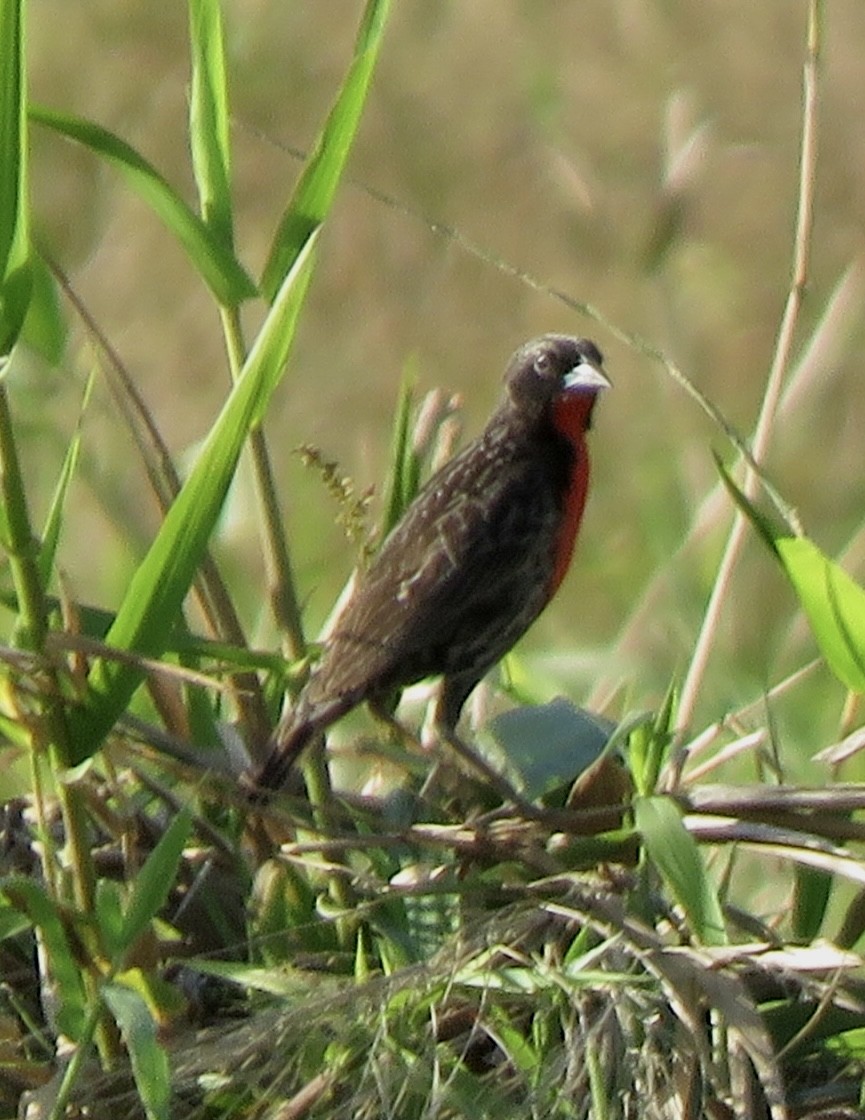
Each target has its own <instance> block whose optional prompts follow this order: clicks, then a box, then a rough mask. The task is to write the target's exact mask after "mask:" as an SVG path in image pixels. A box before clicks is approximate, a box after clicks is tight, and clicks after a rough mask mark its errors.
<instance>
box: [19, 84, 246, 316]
mask: <svg viewBox="0 0 865 1120" xmlns="http://www.w3.org/2000/svg"><path fill="white" fill-rule="evenodd" d="M30 119H31V120H33V121H36V122H37V123H38V124H41V125H44V126H45V127H46V128H50V129H53V131H55V132H58V133H60V135H61V136H65V137H66V138H67V139H69V140H74V141H76V142H77V143H79V144H82V145H83V146H84V147H86V148H89V149H90V150H91V151H92V152H95V153H96V154H97V155H99V156H102V158H103V159H106V160H108V162H109V163H111V164H113V165H114V166H115V167H117V168H118V169H119V170H120V171H121V172H122V173H123V175H125V177H126V179H127V180H128V182H129V183H130V184H131V186H132V187H133V189H134V190H135V191H136V192H137V193H138V195H139V196H140V197H141V198H143V199H144V201H145V202H146V203H147V204H148V205H149V206H150V207H151V208H152V209H153V211H154V212H155V213H156V214H157V215H158V217H159V218H161V219H162V221H163V222H164V223H165V225H166V226H167V227H168V229H169V230H171V232H172V233H173V234H174V236H175V237H176V238H177V239H178V241H179V242H180V243H181V245H182V246H183V248H184V249H185V250H186V253H187V255H188V256H189V259H190V260H191V261H192V263H193V265H194V266H195V268H196V269H197V270H198V272H199V273H200V274H201V276H202V277H203V279H204V281H205V283H206V284H207V285H208V287H209V288H210V289H211V291H212V292H213V294H214V295H215V296H216V298H217V299H218V300H219V302H220V303H221V304H224V305H226V306H234V305H236V304H238V303H240V302H241V301H242V300H244V299H248V298H249V297H250V296H253V295H255V294H256V288H255V285H254V284H253V282H252V280H251V279H250V278H249V276H248V275H247V273H246V272H245V271H244V269H243V266H242V265H241V264H240V263H239V262H238V260H237V258H236V257H235V256H234V254H233V253H232V252H231V249H230V248H229V247H227V246H226V245H225V243H224V242H223V241H222V240H221V239H220V237H219V236H217V234H216V233H215V232H214V231H213V230H212V229H210V228H209V227H208V226H207V224H206V223H205V222H204V221H202V219H201V218H199V217H198V215H197V214H196V213H195V212H194V211H193V210H191V209H190V207H189V206H187V204H186V203H185V202H184V201H183V199H182V198H181V197H180V195H178V194H177V192H176V191H175V190H174V189H173V188H172V187H171V186H170V185H169V183H168V182H167V181H166V180H165V179H164V178H163V177H162V175H160V174H159V172H158V171H157V170H156V168H155V167H153V165H152V164H150V163H148V162H147V160H146V159H144V157H143V156H141V155H139V153H138V152H136V151H135V149H134V148H132V147H131V146H130V145H129V144H127V143H126V141H125V140H121V139H120V137H119V136H115V134H114V133H113V132H109V130H108V129H107V128H103V127H102V126H101V125H98V124H94V123H93V122H92V121H87V120H82V119H81V118H80V117H73V116H70V115H69V114H66V113H58V112H54V111H53V110H51V109H45V108H42V107H37V106H31V107H30Z"/></svg>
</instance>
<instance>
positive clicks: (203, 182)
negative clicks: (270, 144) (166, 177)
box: [189, 0, 234, 249]
mask: <svg viewBox="0 0 865 1120" xmlns="http://www.w3.org/2000/svg"><path fill="white" fill-rule="evenodd" d="M189 40H190V50H191V53H192V90H191V93H190V99H189V138H190V143H191V146H192V167H193V170H194V172H195V182H196V184H197V185H198V197H199V198H200V200H201V213H202V216H203V218H204V221H205V223H206V225H207V226H208V228H209V229H210V230H211V231H212V232H213V233H214V234H215V235H216V237H218V238H219V240H220V241H221V242H222V244H223V245H224V246H225V247H226V248H227V249H231V247H232V245H233V240H234V239H233V232H232V216H231V147H230V140H229V119H228V82H227V79H226V73H225V53H224V50H223V33H222V12H221V9H220V0H189Z"/></svg>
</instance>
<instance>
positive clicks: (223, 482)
mask: <svg viewBox="0 0 865 1120" xmlns="http://www.w3.org/2000/svg"><path fill="white" fill-rule="evenodd" d="M314 243H315V237H314V236H313V237H311V238H310V239H309V241H308V242H307V244H306V245H305V247H304V250H303V252H302V253H301V255H300V256H299V257H298V259H297V261H296V262H295V266H294V268H293V269H292V270H291V272H290V273H289V274H288V276H287V277H286V279H285V281H284V283H283V285H282V288H281V289H280V292H279V295H278V298H277V300H276V301H275V302H274V304H273V307H272V308H271V310H270V312H269V314H268V316H267V318H266V320H265V321H264V324H263V325H262V327H261V330H260V331H259V334H258V337H257V338H256V341H255V344H254V345H253V348H252V350H251V352H250V354H249V357H248V359H247V361H246V363H245V365H244V367H243V370H242V371H241V375H240V377H239V378H238V380H237V382H236V383H235V386H234V388H233V390H232V392H231V395H230V397H229V398H228V400H227V401H226V404H225V406H224V407H223V409H222V412H221V413H220V415H219V417H218V418H217V420H216V423H215V424H214V425H213V428H212V429H211V431H210V434H209V436H208V437H207V440H206V441H205V443H204V446H203V448H202V450H201V453H200V455H199V457H198V459H197V461H196V463H195V465H194V467H193V469H192V471H191V473H190V475H189V477H188V479H187V481H186V482H185V484H184V486H183V488H182V490H181V491H180V493H179V494H178V496H177V499H176V500H175V502H174V504H173V505H172V506H171V508H170V509H169V511H168V514H167V515H166V518H165V520H164V522H163V523H162V526H161V528H160V530H159V533H158V534H157V536H156V539H155V540H154V542H153V544H152V545H151V547H150V549H149V551H148V553H147V555H146V557H145V558H144V560H143V561H142V562H141V564H140V566H139V567H138V569H137V571H136V572H135V574H134V576H133V578H132V581H131V583H130V586H129V588H128V591H127V594H126V596H125V597H124V600H123V602H122V604H121V606H120V609H119V610H118V612H117V616H116V618H115V620H114V623H113V624H112V626H111V629H110V630H109V632H108V634H107V636H106V641H107V642H108V644H109V645H114V646H116V647H117V648H119V649H123V650H131V651H135V652H136V653H140V654H144V655H146V656H151V657H158V656H159V655H160V654H161V653H162V652H163V650H164V649H165V647H166V644H167V642H168V641H169V636H170V634H171V631H172V630H173V628H174V627H175V625H176V624H177V621H178V617H179V614H180V610H181V607H182V604H183V601H184V598H185V597H186V594H187V592H188V590H189V587H190V584H191V582H192V579H193V577H194V575H195V571H196V567H197V565H198V563H199V562H200V560H201V557H202V555H203V554H204V551H205V549H206V546H207V542H208V540H209V539H210V535H211V533H212V532H213V528H214V526H215V524H216V519H217V517H218V516H219V512H220V510H221V509H222V504H223V502H224V500H225V496H226V493H227V491H228V487H229V485H230V483H231V480H232V477H233V475H234V471H235V468H236V466H237V460H238V457H239V455H240V452H241V449H242V447H243V444H244V441H245V439H246V437H247V435H248V433H249V430H250V428H252V427H253V426H254V425H255V424H257V423H258V422H259V421H260V420H261V417H262V414H263V412H264V409H265V407H266V405H267V402H268V400H269V399H270V396H271V393H272V392H273V390H274V388H275V387H276V385H277V383H278V382H279V379H280V377H281V376H282V373H283V370H284V367H285V362H286V359H287V357H288V351H289V348H290V346H291V342H292V340H293V337H294V331H295V327H296V324H297V319H298V315H299V313H300V308H301V305H302V303H303V299H304V296H305V294H306V290H307V286H308V283H309V278H310V274H311V271H312V264H313V260H314V251H313V249H314ZM141 679H142V669H141V668H140V667H138V666H135V665H130V664H118V663H117V662H108V661H107V660H102V661H99V662H97V663H96V665H94V667H93V669H92V670H91V673H90V676H89V678H88V683H89V686H90V688H89V696H88V701H87V703H86V705H85V706H84V707H83V708H80V709H76V710H75V711H74V712H72V713H70V722H71V727H72V735H71V738H72V741H73V743H74V752H75V756H76V757H75V759H74V760H73V761H80V760H81V759H83V758H85V757H87V756H88V755H89V754H90V753H92V751H94V750H95V749H96V748H97V747H98V745H99V743H100V742H101V740H102V738H103V736H104V735H105V734H107V732H108V731H109V730H110V729H111V727H112V725H113V724H114V722H115V720H116V719H117V718H118V716H119V715H120V714H121V712H122V711H123V710H124V708H125V707H126V704H127V703H128V702H129V700H130V698H131V696H132V694H133V692H134V691H135V689H136V688H137V686H138V684H139V683H140V682H141Z"/></svg>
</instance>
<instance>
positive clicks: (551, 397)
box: [505, 334, 610, 438]
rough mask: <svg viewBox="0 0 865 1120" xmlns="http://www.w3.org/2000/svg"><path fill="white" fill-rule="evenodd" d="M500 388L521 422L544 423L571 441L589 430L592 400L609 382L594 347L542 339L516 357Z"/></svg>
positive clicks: (582, 341) (563, 337)
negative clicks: (550, 424) (503, 388)
mask: <svg viewBox="0 0 865 1120" xmlns="http://www.w3.org/2000/svg"><path fill="white" fill-rule="evenodd" d="M505 385H506V387H507V393H508V398H509V400H510V403H511V405H512V407H514V408H515V409H516V410H517V412H518V413H519V414H520V415H521V416H522V417H524V418H525V419H527V420H529V421H530V422H531V421H533V420H536V419H537V420H541V419H544V418H547V417H549V418H550V419H551V420H552V421H553V423H554V425H555V427H556V428H557V429H559V430H560V431H561V432H562V434H563V435H568V436H570V437H571V438H574V437H575V436H577V435H578V434H582V432H584V431H585V430H586V429H587V428H588V427H589V425H590V423H591V414H592V407H593V406H594V402H595V398H596V397H597V395H598V393H599V392H600V390H601V389H606V388H609V385H610V382H609V379H608V378H607V376H606V374H605V373H604V369H603V357H602V356H601V352H600V350H599V349H598V348H597V346H595V344H594V342H590V341H589V339H587V338H573V337H572V336H571V335H567V334H545V335H542V336H541V337H540V338H536V339H534V340H533V341H532V342H527V343H526V344H525V345H524V346H521V347H520V348H519V350H517V351H516V353H515V354H514V355H513V357H512V358H511V360H510V362H509V363H508V368H507V370H506V371H505Z"/></svg>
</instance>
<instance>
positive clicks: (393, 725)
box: [367, 681, 540, 818]
mask: <svg viewBox="0 0 865 1120" xmlns="http://www.w3.org/2000/svg"><path fill="white" fill-rule="evenodd" d="M474 683H475V682H474V681H473V682H472V685H471V688H469V690H468V691H469V692H470V691H471V689H472V688H473V687H474ZM442 691H443V690H440V691H439V695H438V698H437V700H436V703H435V705H434V708H433V717H432V721H431V724H432V726H431V732H432V734H431V735H430V736H428V735H427V734H426V732H424V733H423V734H422V735H421V737H420V738H419V737H418V736H417V735H415V734H413V733H412V731H410V730H409V728H407V727H406V726H405V724H403V723H400V721H399V720H398V719H397V718H396V716H395V715H394V714H393V712H392V711H391V710H390V708H389V707H388V706H387V704H384V703H381V702H380V701H378V700H375V699H370V700H368V701H367V706H368V707H369V709H370V711H371V712H372V714H373V715H374V716H375V718H376V719H378V720H380V721H381V722H382V723H383V724H384V725H385V726H386V727H388V728H389V729H390V730H391V731H392V732H393V733H394V735H396V736H397V737H398V738H399V739H401V740H402V741H403V742H406V743H409V744H411V745H412V746H413V747H416V748H417V749H419V750H420V751H422V752H424V753H427V754H429V752H430V748H432V750H433V751H434V762H433V765H432V767H431V768H430V770H429V773H428V774H427V777H426V779H425V780H424V783H423V786H422V787H421V791H420V795H419V796H420V797H421V799H422V800H423V799H426V798H427V796H428V794H429V790H430V789H431V788H432V787H433V786H434V785H435V782H436V778H437V776H438V773H439V771H440V769H441V767H442V764H443V759H442V751H441V750H440V749H436V748H441V747H442V746H445V747H448V748H449V749H450V750H451V751H453V753H454V754H456V755H457V756H458V757H459V759H460V761H461V762H462V763H463V765H464V767H465V768H466V769H468V770H469V771H471V772H472V773H474V774H475V775H476V776H477V777H479V778H480V779H481V780H482V781H483V782H484V783H485V784H486V785H488V786H489V787H490V789H494V790H495V791H496V793H497V794H498V795H499V797H500V798H501V799H502V801H503V802H505V803H510V804H512V805H514V806H516V808H517V809H519V811H520V813H522V815H523V816H525V817H529V818H537V817H538V816H539V814H540V810H539V809H538V808H537V806H534V805H532V804H531V803H530V802H528V801H526V799H525V798H524V797H523V796H522V795H521V794H519V793H518V792H517V790H515V789H514V787H513V786H512V785H511V783H510V782H509V781H508V780H507V779H506V778H504V777H503V776H502V775H501V774H500V773H499V772H498V771H497V770H495V769H494V768H493V767H492V766H490V764H489V763H488V762H487V761H486V760H485V759H483V758H481V756H480V755H479V754H478V753H477V752H476V751H474V750H472V748H471V747H470V746H469V745H468V744H467V743H465V742H464V741H463V740H462V739H461V738H460V737H459V735H457V733H456V730H455V728H454V727H453V726H452V725H451V724H450V722H449V717H450V716H451V713H452V707H453V705H452V699H453V694H452V693H450V692H449V693H448V697H447V698H446V699H445V700H444V702H443V699H442ZM463 700H464V697H463V699H461V700H460V704H459V707H462V704H463ZM436 756H437V757H436Z"/></svg>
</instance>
